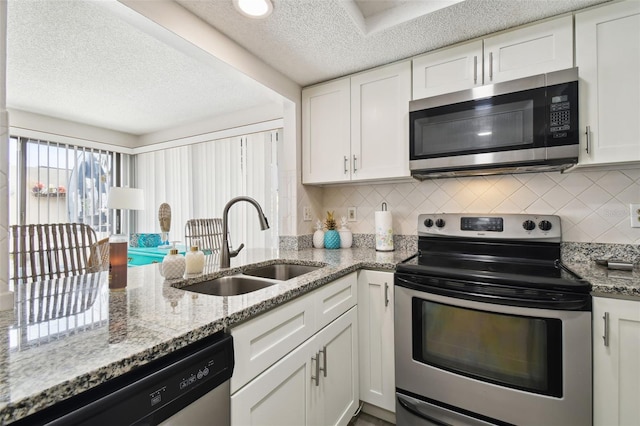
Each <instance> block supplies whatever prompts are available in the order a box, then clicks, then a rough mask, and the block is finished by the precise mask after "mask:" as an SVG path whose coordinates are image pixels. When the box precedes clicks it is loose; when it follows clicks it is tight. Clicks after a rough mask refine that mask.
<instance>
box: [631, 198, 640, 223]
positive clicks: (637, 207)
mask: <svg viewBox="0 0 640 426" xmlns="http://www.w3.org/2000/svg"><path fill="white" fill-rule="evenodd" d="M629 216H631V227H632V228H640V204H629Z"/></svg>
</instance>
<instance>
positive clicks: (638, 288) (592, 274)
mask: <svg viewBox="0 0 640 426" xmlns="http://www.w3.org/2000/svg"><path fill="white" fill-rule="evenodd" d="M565 265H566V266H567V267H568V268H569V269H571V270H572V271H574V272H575V273H576V274H578V275H580V276H581V277H582V278H584V279H585V280H587V281H589V282H590V283H591V286H592V290H591V294H592V295H594V296H604V297H607V296H608V297H619V296H622V297H633V298H638V300H640V268H639V265H637V264H636V265H635V267H634V269H633V270H632V271H622V270H615V269H607V268H606V267H604V266H600V265H597V264H596V263H595V262H593V261H591V262H565Z"/></svg>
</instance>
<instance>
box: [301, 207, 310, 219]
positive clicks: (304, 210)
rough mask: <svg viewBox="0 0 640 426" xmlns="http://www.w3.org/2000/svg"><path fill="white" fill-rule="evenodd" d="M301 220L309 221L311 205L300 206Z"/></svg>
mask: <svg viewBox="0 0 640 426" xmlns="http://www.w3.org/2000/svg"><path fill="white" fill-rule="evenodd" d="M302 220H303V221H304V222H311V207H309V206H304V207H303V208H302Z"/></svg>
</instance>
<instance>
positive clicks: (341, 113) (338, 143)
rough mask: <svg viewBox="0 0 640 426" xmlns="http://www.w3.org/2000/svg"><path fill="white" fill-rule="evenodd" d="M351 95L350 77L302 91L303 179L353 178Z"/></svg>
mask: <svg viewBox="0 0 640 426" xmlns="http://www.w3.org/2000/svg"><path fill="white" fill-rule="evenodd" d="M350 97H351V83H350V79H349V78H344V79H341V80H337V81H332V82H330V83H326V84H322V85H319V86H314V87H311V88H309V89H304V90H303V91H302V183H319V182H341V181H348V180H350V179H351V175H350V169H349V162H350V158H351V148H350V142H351V116H350V115H351V109H350V106H351V100H350Z"/></svg>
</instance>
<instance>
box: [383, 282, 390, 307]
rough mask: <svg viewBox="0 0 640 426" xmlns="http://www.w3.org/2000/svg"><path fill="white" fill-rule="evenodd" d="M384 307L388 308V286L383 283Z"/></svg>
mask: <svg viewBox="0 0 640 426" xmlns="http://www.w3.org/2000/svg"><path fill="white" fill-rule="evenodd" d="M384 306H385V307H387V306H389V284H387V283H384Z"/></svg>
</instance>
